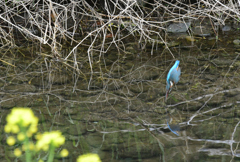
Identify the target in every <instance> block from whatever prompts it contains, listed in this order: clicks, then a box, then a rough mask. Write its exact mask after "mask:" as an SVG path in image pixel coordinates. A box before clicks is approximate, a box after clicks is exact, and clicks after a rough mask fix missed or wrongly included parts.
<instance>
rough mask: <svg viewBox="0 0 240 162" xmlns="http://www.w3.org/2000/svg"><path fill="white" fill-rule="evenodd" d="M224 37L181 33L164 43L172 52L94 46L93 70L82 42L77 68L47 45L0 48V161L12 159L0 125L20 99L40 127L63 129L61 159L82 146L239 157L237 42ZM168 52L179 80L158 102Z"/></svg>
mask: <svg viewBox="0 0 240 162" xmlns="http://www.w3.org/2000/svg"><path fill="white" fill-rule="evenodd" d="M231 36H232V37H231V39H230V38H229V37H228V40H225V39H226V35H223V36H222V37H220V40H221V41H220V40H218V41H216V40H214V39H210V38H207V39H201V38H196V39H197V41H196V42H187V40H185V39H184V38H182V40H178V41H179V42H181V44H180V46H179V45H178V46H175V47H171V48H170V50H171V51H172V54H173V56H174V57H175V58H173V57H172V54H170V53H169V51H168V50H166V49H164V48H163V47H161V46H159V47H156V48H155V49H154V50H153V51H152V46H151V45H148V44H146V48H145V50H140V49H139V48H138V44H137V43H135V42H133V43H126V46H125V51H123V52H118V51H117V50H116V48H115V47H111V50H110V52H108V53H106V54H104V55H103V56H101V57H100V59H99V55H98V53H93V54H92V60H93V64H92V66H93V73H91V72H90V66H89V62H88V57H87V54H86V51H84V50H79V51H78V56H79V57H78V65H79V67H80V72H77V71H75V70H73V69H72V68H71V67H70V66H66V64H69V65H73V64H72V63H71V61H67V62H61V61H59V60H55V59H52V58H50V57H47V56H46V55H47V54H50V51H47V50H46V51H45V54H46V55H43V54H42V55H38V56H36V55H34V56H33V55H32V53H31V52H32V48H31V47H28V48H25V49H21V48H19V49H13V50H15V53H14V54H13V53H12V51H7V50H6V51H2V53H3V54H4V53H7V54H8V55H2V59H3V60H5V61H7V62H8V63H9V64H6V63H4V62H3V63H2V64H1V77H0V86H1V92H0V94H1V100H0V103H1V132H2V136H1V141H2V142H1V147H0V155H1V157H0V158H1V161H8V159H14V157H13V155H12V152H11V149H13V148H14V147H8V146H6V144H5V140H6V135H5V134H4V131H3V126H4V125H5V124H6V122H5V117H6V115H7V114H8V113H9V112H10V110H11V108H12V107H20V106H24V107H31V108H32V110H33V111H34V113H35V115H36V116H38V117H39V122H40V123H39V131H40V132H44V131H51V130H60V131H62V132H63V135H64V136H65V137H66V143H65V145H64V146H63V147H62V148H67V149H68V150H69V151H70V156H69V157H68V158H67V159H65V161H76V158H77V156H79V155H82V154H84V153H88V152H92V153H97V154H98V155H99V156H100V158H101V159H102V161H124V162H125V161H127V162H134V161H144V162H148V161H240V158H239V156H240V151H239V142H240V129H239V124H240V120H239V115H240V93H239V92H240V87H239V85H240V84H239V83H240V70H239V68H240V57H239V55H240V53H238V52H239V50H240V47H238V46H234V45H233V43H232V40H233V39H235V37H237V35H231ZM173 39H174V38H173ZM223 40H224V41H223ZM32 47H33V45H32ZM156 49H157V50H156ZM35 50H36V51H37V49H35ZM70 50H71V49H68V48H64V50H63V51H61V52H62V54H63V55H67V54H68V53H69V52H70ZM23 53H24V56H23ZM176 59H178V60H180V67H181V70H182V75H181V79H180V82H179V83H178V84H177V86H175V87H174V88H173V90H172V92H171V94H170V95H169V98H168V100H167V102H164V98H165V86H166V75H167V72H168V70H169V69H170V68H171V66H172V65H173V64H174V62H175V60H176ZM167 123H169V126H170V128H171V129H172V130H173V131H176V132H177V134H178V135H179V136H178V135H176V134H174V133H173V132H171V131H170V129H169V127H168V125H167ZM15 147H17V146H15ZM42 156H44V155H42ZM56 160H59V161H62V159H61V158H57V159H56Z"/></svg>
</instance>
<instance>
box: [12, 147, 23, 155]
mask: <svg viewBox="0 0 240 162" xmlns="http://www.w3.org/2000/svg"><path fill="white" fill-rule="evenodd" d="M14 155H15V156H17V157H19V156H21V155H22V151H21V150H20V149H19V148H16V149H15V150H14Z"/></svg>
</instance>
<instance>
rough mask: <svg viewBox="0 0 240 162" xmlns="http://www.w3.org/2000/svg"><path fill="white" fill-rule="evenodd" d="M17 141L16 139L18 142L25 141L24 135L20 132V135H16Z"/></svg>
mask: <svg viewBox="0 0 240 162" xmlns="http://www.w3.org/2000/svg"><path fill="white" fill-rule="evenodd" d="M17 139H18V140H19V141H23V140H24V139H25V135H24V134H23V133H22V132H20V133H18V135H17Z"/></svg>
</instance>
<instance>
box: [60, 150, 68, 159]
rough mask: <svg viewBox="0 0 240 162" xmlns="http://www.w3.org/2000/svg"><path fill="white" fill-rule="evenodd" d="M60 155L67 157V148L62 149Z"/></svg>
mask: <svg viewBox="0 0 240 162" xmlns="http://www.w3.org/2000/svg"><path fill="white" fill-rule="evenodd" d="M60 155H61V157H67V156H68V150H67V149H63V150H62V151H61V152H60Z"/></svg>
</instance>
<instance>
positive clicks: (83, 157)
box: [77, 153, 101, 162]
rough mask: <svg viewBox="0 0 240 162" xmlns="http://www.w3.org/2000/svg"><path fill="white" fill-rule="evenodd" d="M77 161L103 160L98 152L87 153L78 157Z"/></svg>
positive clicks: (96, 161) (97, 161) (91, 161)
mask: <svg viewBox="0 0 240 162" xmlns="http://www.w3.org/2000/svg"><path fill="white" fill-rule="evenodd" d="M77 162H101V159H100V158H99V156H98V154H92V153H89V154H85V155H81V156H79V157H78V159H77Z"/></svg>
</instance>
